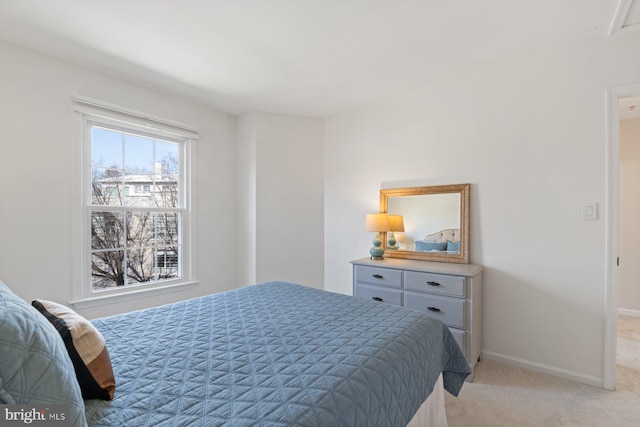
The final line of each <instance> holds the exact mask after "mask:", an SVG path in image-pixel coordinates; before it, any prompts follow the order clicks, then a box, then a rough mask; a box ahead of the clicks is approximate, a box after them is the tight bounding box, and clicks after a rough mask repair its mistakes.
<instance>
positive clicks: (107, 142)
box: [91, 126, 122, 169]
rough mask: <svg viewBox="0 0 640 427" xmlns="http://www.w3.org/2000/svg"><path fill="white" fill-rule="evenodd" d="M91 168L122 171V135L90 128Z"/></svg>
mask: <svg viewBox="0 0 640 427" xmlns="http://www.w3.org/2000/svg"><path fill="white" fill-rule="evenodd" d="M91 166H102V167H105V168H115V169H122V133H120V132H114V131H110V130H107V129H102V128H99V127H95V126H94V127H92V128H91Z"/></svg>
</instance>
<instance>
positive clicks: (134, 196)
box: [124, 171, 153, 207]
mask: <svg viewBox="0 0 640 427" xmlns="http://www.w3.org/2000/svg"><path fill="white" fill-rule="evenodd" d="M124 185H125V191H124V193H125V197H124V202H125V205H126V206H136V207H151V206H153V198H152V195H151V187H152V186H153V175H150V174H145V173H138V172H131V171H127V172H125V176H124Z"/></svg>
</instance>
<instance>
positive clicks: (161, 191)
mask: <svg viewBox="0 0 640 427" xmlns="http://www.w3.org/2000/svg"><path fill="white" fill-rule="evenodd" d="M75 105H76V111H78V112H80V113H81V114H82V116H81V127H82V138H81V139H82V146H83V155H82V163H83V167H82V170H83V173H82V176H83V179H82V188H81V191H80V193H81V195H82V197H81V198H82V201H83V203H82V205H83V207H82V212H81V215H80V216H81V217H82V221H81V224H82V227H83V229H82V230H80V233H79V235H80V236H81V239H82V241H81V244H80V247H81V248H82V249H81V250H80V252H81V263H82V265H81V266H80V267H81V268H80V270H81V274H80V277H79V282H80V284H79V285H78V286H77V287H79V288H80V289H78V290H77V292H76V296H79V297H80V298H87V297H89V298H90V297H91V295H95V294H96V293H104V292H107V293H108V292H117V293H120V292H126V291H128V290H131V289H134V288H135V289H136V290H139V289H140V287H141V286H143V287H144V286H146V287H154V288H155V287H158V286H163V285H166V284H180V283H186V282H189V281H191V280H192V270H193V260H192V259H191V258H192V256H191V252H192V251H191V246H192V237H191V234H192V223H193V221H192V214H191V208H190V206H191V197H192V190H193V189H192V186H191V182H192V179H191V174H192V172H193V171H192V167H191V156H192V144H193V141H195V138H194V136H197V134H196V135H194V133H193V131H192V130H189V129H184V130H183V129H180V128H176V127H175V126H167V125H166V124H164V123H154V122H153V121H150V120H149V118H148V117H145V118H144V119H142V118H141V117H138V116H137V115H128V114H125V115H124V117H123V113H122V111H121V110H114V111H110V110H109V109H108V108H105V107H102V106H95V105H86V104H85V103H84V102H83V101H82V100H76V102H75ZM96 109H97V112H96ZM109 113H112V116H113V117H110V114H109ZM123 118H125V119H128V120H123ZM167 129H168V130H167Z"/></svg>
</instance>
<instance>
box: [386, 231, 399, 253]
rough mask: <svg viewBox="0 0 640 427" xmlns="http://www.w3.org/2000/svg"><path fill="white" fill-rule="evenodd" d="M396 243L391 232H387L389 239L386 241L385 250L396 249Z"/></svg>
mask: <svg viewBox="0 0 640 427" xmlns="http://www.w3.org/2000/svg"><path fill="white" fill-rule="evenodd" d="M398 248H400V246H398V242H397V241H396V236H395V234H393V231H390V232H389V239H387V249H398Z"/></svg>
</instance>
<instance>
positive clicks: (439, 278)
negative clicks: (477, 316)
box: [404, 271, 466, 298]
mask: <svg viewBox="0 0 640 427" xmlns="http://www.w3.org/2000/svg"><path fill="white" fill-rule="evenodd" d="M404 287H405V289H411V290H414V291H424V292H430V293H434V294H441V295H451V296H455V297H460V298H464V297H465V296H466V295H465V286H464V277H460V276H447V275H444V274H435V273H419V272H417V271H405V273H404Z"/></svg>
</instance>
